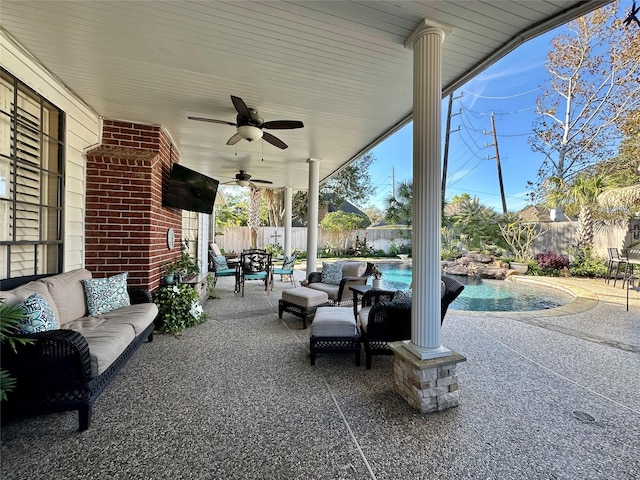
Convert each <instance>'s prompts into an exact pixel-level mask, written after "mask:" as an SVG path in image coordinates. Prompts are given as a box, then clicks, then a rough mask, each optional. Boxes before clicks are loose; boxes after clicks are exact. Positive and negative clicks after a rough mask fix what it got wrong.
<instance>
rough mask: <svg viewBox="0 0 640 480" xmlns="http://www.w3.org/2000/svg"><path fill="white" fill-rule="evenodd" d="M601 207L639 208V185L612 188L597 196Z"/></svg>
mask: <svg viewBox="0 0 640 480" xmlns="http://www.w3.org/2000/svg"><path fill="white" fill-rule="evenodd" d="M598 203H599V204H600V205H602V206H603V207H613V208H632V207H638V206H640V183H637V184H635V185H630V186H628V187H619V188H612V189H611V190H607V191H605V192H602V193H601V194H600V195H598Z"/></svg>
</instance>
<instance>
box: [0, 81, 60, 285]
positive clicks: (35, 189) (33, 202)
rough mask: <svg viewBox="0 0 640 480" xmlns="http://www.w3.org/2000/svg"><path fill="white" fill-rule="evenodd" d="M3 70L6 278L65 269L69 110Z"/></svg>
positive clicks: (0, 121) (0, 251) (0, 267)
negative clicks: (66, 115)
mask: <svg viewBox="0 0 640 480" xmlns="http://www.w3.org/2000/svg"><path fill="white" fill-rule="evenodd" d="M0 74H1V76H0V278H12V277H20V276H23V275H34V274H41V273H59V272H61V271H62V255H63V238H64V237H63V231H62V230H63V229H62V226H63V198H64V182H63V178H64V176H63V175H64V171H63V170H64V169H63V167H64V113H63V112H62V111H61V110H60V109H58V108H57V107H55V106H54V105H53V104H51V103H50V102H48V101H47V100H46V99H44V98H42V97H41V96H40V95H38V94H36V93H35V92H34V91H32V90H31V89H30V88H28V87H27V86H26V85H24V84H23V83H21V82H20V81H19V80H17V79H16V78H15V77H14V76H12V75H11V74H10V73H8V72H7V71H6V70H3V69H2V70H0Z"/></svg>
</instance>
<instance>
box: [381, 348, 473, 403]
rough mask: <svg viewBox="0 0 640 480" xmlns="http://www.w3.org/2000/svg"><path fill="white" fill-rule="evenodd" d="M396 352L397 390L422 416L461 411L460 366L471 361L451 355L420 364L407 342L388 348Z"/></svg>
mask: <svg viewBox="0 0 640 480" xmlns="http://www.w3.org/2000/svg"><path fill="white" fill-rule="evenodd" d="M388 346H389V348H391V350H393V356H394V362H393V389H394V390H395V391H396V392H397V393H398V394H399V395H400V396H401V397H402V398H404V399H405V400H406V401H407V402H408V403H409V405H411V406H412V407H413V408H414V409H416V410H417V411H419V412H420V413H431V412H436V411H440V410H446V409H447V408H452V407H457V406H458V404H459V401H460V397H459V393H458V376H457V375H456V364H458V363H460V362H465V361H466V360H467V359H466V357H464V356H463V355H460V354H459V353H457V352H454V351H453V350H452V351H451V355H449V356H447V357H440V358H433V359H430V360H420V359H419V358H418V357H416V356H415V355H414V354H413V353H412V352H411V351H409V349H407V347H406V345H405V343H404V342H393V343H389V344H388Z"/></svg>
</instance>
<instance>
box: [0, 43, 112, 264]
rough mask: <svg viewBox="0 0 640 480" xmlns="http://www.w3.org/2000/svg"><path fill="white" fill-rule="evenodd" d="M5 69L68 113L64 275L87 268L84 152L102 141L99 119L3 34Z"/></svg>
mask: <svg viewBox="0 0 640 480" xmlns="http://www.w3.org/2000/svg"><path fill="white" fill-rule="evenodd" d="M0 61H1V62H2V66H3V67H4V68H5V69H6V70H8V71H9V72H11V74H13V75H15V76H16V77H17V78H18V79H19V80H20V81H22V82H23V83H25V84H26V85H28V86H29V87H30V88H32V89H33V90H34V91H36V92H38V93H39V94H40V95H42V96H43V97H44V98H46V99H47V100H49V101H50V102H52V103H53V104H54V105H56V106H57V107H58V108H60V109H62V110H63V111H64V112H65V113H66V132H65V140H66V151H65V157H66V178H65V206H66V209H65V212H64V218H65V224H64V233H65V238H64V246H65V252H64V271H69V270H72V269H74V268H79V267H83V266H84V253H85V252H84V243H85V238H84V227H85V224H84V217H85V209H84V205H85V176H86V161H85V156H84V152H85V150H86V149H87V148H88V147H90V146H92V145H95V144H97V143H98V141H99V139H100V119H99V117H98V115H97V114H96V113H95V112H93V111H92V110H91V109H90V108H89V107H87V105H85V104H84V103H83V102H82V101H81V100H80V99H78V98H77V97H75V96H74V95H72V94H71V92H69V91H68V90H67V89H66V88H65V87H64V86H63V85H61V84H60V83H59V82H58V81H57V80H56V79H55V78H54V77H53V76H52V75H50V74H49V73H48V72H47V70H46V69H45V68H43V67H42V66H41V65H40V64H39V63H37V62H36V61H35V60H34V59H33V58H32V57H31V56H29V55H28V54H27V53H26V52H25V51H24V50H23V49H22V48H21V47H20V46H18V45H16V44H15V43H13V41H12V40H11V39H9V38H8V37H7V36H6V35H5V33H4V32H0Z"/></svg>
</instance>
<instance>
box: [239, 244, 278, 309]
mask: <svg viewBox="0 0 640 480" xmlns="http://www.w3.org/2000/svg"><path fill="white" fill-rule="evenodd" d="M271 268H272V265H271V254H270V253H268V252H267V251H265V250H260V249H248V250H243V251H242V254H241V256H240V264H239V265H238V267H237V276H236V282H237V284H238V289H239V290H240V292H241V293H242V296H243V297H244V284H245V282H246V281H247V280H262V281H263V282H264V289H265V290H266V291H267V295H268V294H269V291H270V290H271V278H272V273H271Z"/></svg>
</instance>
